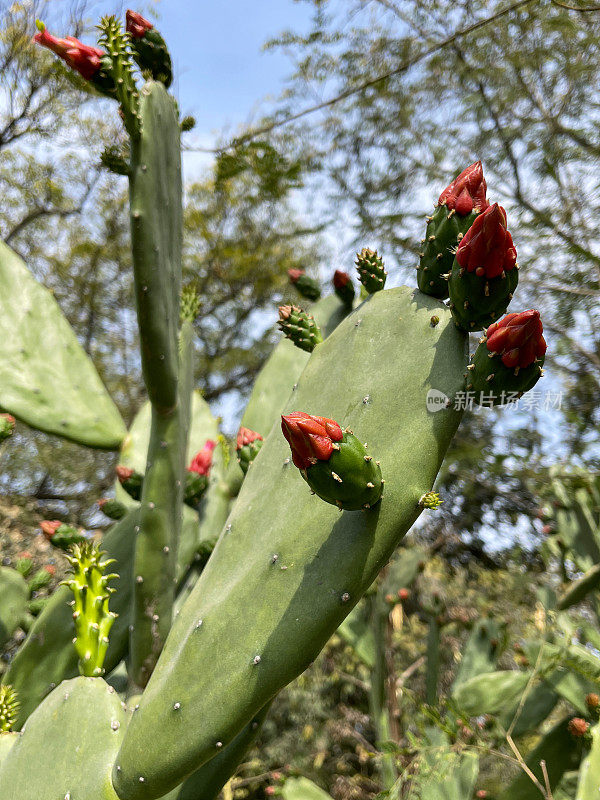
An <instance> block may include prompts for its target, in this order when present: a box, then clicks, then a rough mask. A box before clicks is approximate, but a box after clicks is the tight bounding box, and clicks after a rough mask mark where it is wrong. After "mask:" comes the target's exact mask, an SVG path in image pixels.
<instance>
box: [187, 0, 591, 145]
mask: <svg viewBox="0 0 600 800" xmlns="http://www.w3.org/2000/svg"><path fill="white" fill-rule="evenodd" d="M534 2H540V0H518V2H515V3H512V4H511V5H509V6H506V7H505V8H503V9H501V10H500V11H497V12H496V13H495V14H492V16H491V17H486V18H485V19H481V20H479V21H478V22H474V23H472V24H471V25H468V26H467V27H466V28H461V29H460V30H459V31H455V32H454V33H453V34H451V35H450V36H448V37H447V38H446V39H442V41H441V42H437V44H433V45H431V46H430V47H427V48H426V49H425V50H422V51H421V52H420V53H417V55H415V56H413V57H412V58H409V59H407V60H406V61H404V62H403V63H402V64H401V65H400V66H399V67H396V69H392V70H390V71H389V72H385V73H383V75H378V76H377V77H375V78H370V79H369V80H366V81H363V82H362V83H359V84H358V86H353V87H352V88H351V89H346V90H345V91H343V92H340V94H338V95H336V96H335V97H331V98H329V99H328V100H323V101H322V102H321V103H315V105H312V106H307V107H306V108H303V109H302V110H301V111H298V112H296V113H295V114H290V115H289V116H288V117H284V118H283V119H279V120H275V121H273V122H269V123H268V124H266V125H263V126H261V127H260V128H254V129H252V130H249V131H248V132H247V133H244V134H243V135H242V136H238V137H236V138H234V139H232V140H231V141H230V142H229V144H226V145H223V146H222V147H214V148H210V147H189V148H186V150H187V151H191V152H195V153H213V154H218V153H223V152H224V151H225V150H230V149H232V148H233V147H236V146H237V145H240V144H244V143H245V142H248V141H250V140H252V139H255V138H256V137H257V136H263V135H264V134H265V133H270V132H271V131H273V130H275V129H277V128H281V127H283V126H284V125H289V123H290V122H296V120H299V119H302V117H306V116H308V115H309V114H314V113H315V112H316V111H322V110H323V109H324V108H329V107H330V106H333V105H336V103H339V102H341V101H342V100H346V99H347V98H348V97H352V95H355V94H359V93H360V92H364V91H365V89H370V88H371V86H375V85H376V84H378V83H381V81H385V80H388V78H393V77H395V76H396V75H400V74H401V73H403V72H406V71H407V70H408V69H410V68H411V67H414V66H415V64H418V63H419V62H420V61H423V60H424V59H426V58H428V57H429V56H431V55H433V54H434V53H437V52H439V51H440V50H443V49H444V47H447V46H448V45H450V44H453V43H454V42H455V41H456V40H457V39H461V38H462V37H464V36H468V35H469V34H471V33H474V32H475V31H477V30H479V29H480V28H484V27H485V26H486V25H489V24H491V23H492V22H495V21H496V20H498V19H500V18H501V17H504V16H506V15H507V14H511V13H512V12H513V11H518V10H519V9H520V8H524V7H525V6H528V5H531V4H532V3H534ZM577 10H578V11H579V10H581V9H577Z"/></svg>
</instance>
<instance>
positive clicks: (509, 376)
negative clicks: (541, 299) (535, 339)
mask: <svg viewBox="0 0 600 800" xmlns="http://www.w3.org/2000/svg"><path fill="white" fill-rule="evenodd" d="M513 272H514V270H513ZM543 366H544V356H542V357H541V358H538V359H536V360H535V361H534V362H533V364H530V365H529V366H528V367H525V368H524V369H519V368H516V369H515V368H512V367H507V366H505V365H504V364H503V363H502V358H501V356H500V355H499V354H493V353H490V351H489V350H488V349H487V346H486V338H485V336H484V337H483V338H482V339H480V341H479V345H478V347H477V350H476V351H475V355H474V356H473V360H472V362H471V364H469V366H468V367H467V374H466V379H467V381H466V388H467V391H468V392H473V395H474V397H473V399H474V400H475V402H477V403H481V404H484V405H487V406H492V405H494V406H501V405H505V404H507V403H510V402H511V401H512V402H514V401H515V400H516V399H517V398H519V397H521V395H522V394H524V393H525V392H528V391H529V390H530V389H533V387H534V386H535V384H536V383H537V382H538V381H539V379H540V378H541V377H542V375H543V370H542V367H543Z"/></svg>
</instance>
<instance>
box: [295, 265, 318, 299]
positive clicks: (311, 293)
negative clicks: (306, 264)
mask: <svg viewBox="0 0 600 800" xmlns="http://www.w3.org/2000/svg"><path fill="white" fill-rule="evenodd" d="M288 276H289V279H290V281H291V282H292V284H293V285H294V286H295V287H296V289H297V290H298V293H299V294H301V295H302V297H305V298H306V299H307V300H312V301H313V302H314V301H315V300H318V299H319V297H321V287H320V286H319V284H318V282H317V281H316V280H315V279H314V278H311V277H310V276H309V275H307V274H306V273H305V272H304V270H303V269H288Z"/></svg>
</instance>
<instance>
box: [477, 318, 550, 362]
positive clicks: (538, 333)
mask: <svg viewBox="0 0 600 800" xmlns="http://www.w3.org/2000/svg"><path fill="white" fill-rule="evenodd" d="M543 331H544V328H543V326H542V320H541V319H540V312H539V311H534V310H533V309H530V310H529V311H521V312H520V313H519V314H507V315H506V316H505V317H503V318H502V319H501V320H500V321H499V322H494V324H493V325H490V327H489V328H488V329H487V349H488V350H489V351H490V353H496V354H498V355H501V356H502V363H503V364H504V365H505V366H507V367H521V368H522V369H524V368H525V367H528V366H529V365H530V364H533V362H534V361H535V360H536V358H541V357H542V356H543V355H544V354H545V353H546V340H545V339H544V337H543V335H542V334H543Z"/></svg>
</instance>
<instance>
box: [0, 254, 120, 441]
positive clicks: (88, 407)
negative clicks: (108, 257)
mask: <svg viewBox="0 0 600 800" xmlns="http://www.w3.org/2000/svg"><path fill="white" fill-rule="evenodd" d="M0 286H1V287H2V291H0V341H2V347H1V348H0V409H3V410H5V411H8V412H10V413H11V414H13V415H14V416H15V417H17V419H20V420H22V421H23V422H25V423H27V425H31V427H32V428H38V429H39V430H41V431H45V432H46V433H54V434H58V435H60V436H63V437H65V438H66V439H71V440H72V441H74V442H78V443H80V444H84V445H87V446H88V447H98V448H105V449H109V450H113V449H116V448H117V447H118V446H119V445H120V443H121V441H122V439H123V437H124V436H125V426H124V424H123V420H122V419H121V415H120V414H119V412H118V410H117V407H116V406H115V404H114V403H113V401H112V400H111V398H110V397H109V395H108V394H107V392H106V389H105V388H104V386H103V385H102V381H101V380H100V378H99V376H98V373H97V372H96V369H95V367H94V365H93V364H92V362H91V361H90V359H89V357H88V356H87V354H86V353H85V351H84V350H83V348H82V347H81V345H80V344H79V342H78V341H77V337H76V336H75V333H74V331H73V330H72V328H71V326H70V325H69V323H68V322H67V320H66V319H65V318H64V316H63V314H62V311H61V310H60V308H59V306H58V303H57V302H56V300H55V299H54V298H53V297H52V295H51V293H50V292H49V291H48V290H47V289H45V288H44V287H43V286H41V285H40V284H39V283H38V282H37V281H36V280H35V278H34V277H33V275H31V273H30V272H29V270H28V269H27V267H26V266H25V264H24V263H23V261H22V260H21V259H20V258H19V257H18V256H17V254H16V253H14V252H13V251H12V250H11V249H10V248H9V247H7V245H5V244H4V243H3V242H0Z"/></svg>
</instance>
